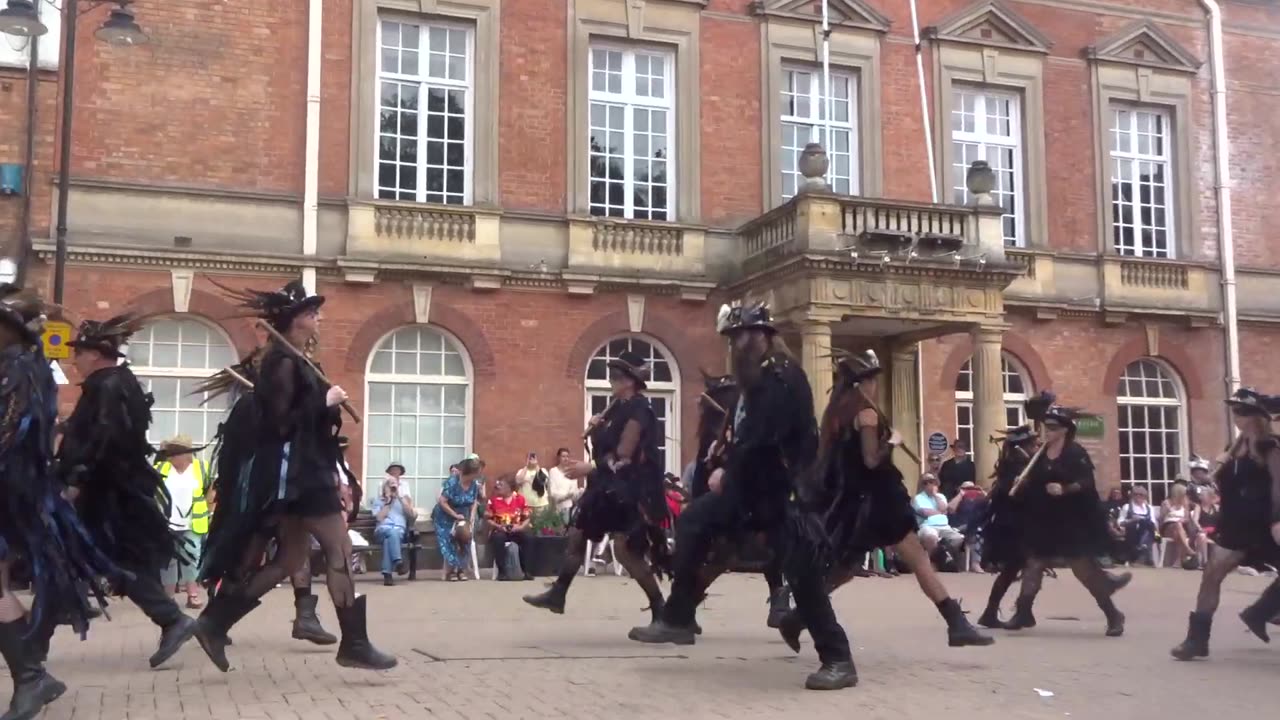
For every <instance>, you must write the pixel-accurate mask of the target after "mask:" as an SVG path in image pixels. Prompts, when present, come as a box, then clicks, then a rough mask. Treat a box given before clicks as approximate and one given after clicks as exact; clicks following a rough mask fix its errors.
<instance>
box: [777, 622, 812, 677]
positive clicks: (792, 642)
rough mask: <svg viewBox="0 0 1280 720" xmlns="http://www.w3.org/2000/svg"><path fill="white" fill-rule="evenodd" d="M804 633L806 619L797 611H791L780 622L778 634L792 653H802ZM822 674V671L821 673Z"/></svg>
mask: <svg viewBox="0 0 1280 720" xmlns="http://www.w3.org/2000/svg"><path fill="white" fill-rule="evenodd" d="M802 633H804V619H803V618H801V617H800V613H799V611H797V610H794V609H792V610H789V611H787V614H786V615H783V616H782V619H781V620H780V621H779V622H778V634H779V635H781V636H782V641H783V642H785V643H786V644H787V647H789V648H791V652H794V653H798V652H800V635H801V634H802ZM819 672H821V671H819Z"/></svg>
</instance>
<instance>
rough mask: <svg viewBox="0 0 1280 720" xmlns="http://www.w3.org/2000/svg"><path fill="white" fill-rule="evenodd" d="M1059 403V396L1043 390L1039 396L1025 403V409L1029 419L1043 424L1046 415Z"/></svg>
mask: <svg viewBox="0 0 1280 720" xmlns="http://www.w3.org/2000/svg"><path fill="white" fill-rule="evenodd" d="M1057 401H1058V396H1057V395H1054V394H1053V393H1052V392H1050V391H1048V390H1041V391H1040V394H1039V395H1036V396H1035V397H1031V398H1027V401H1026V402H1024V403H1023V407H1024V408H1025V409H1026V411H1027V419H1028V420H1034V421H1036V422H1043V421H1044V415H1045V413H1046V412H1048V411H1049V408H1050V407H1052V406H1053V405H1054V403H1056V402H1057Z"/></svg>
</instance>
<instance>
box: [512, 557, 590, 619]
mask: <svg viewBox="0 0 1280 720" xmlns="http://www.w3.org/2000/svg"><path fill="white" fill-rule="evenodd" d="M577 573H578V569H577V568H576V567H575V568H573V569H572V570H565V571H564V572H561V573H560V577H558V578H556V581H555V582H553V583H551V587H549V588H547V591H546V592H543V593H538V594H537V595H525V596H524V601H525V602H527V603H529V604H530V605H532V606H534V607H536V608H542V609H543V610H550V611H551V612H553V613H555V614H557V615H563V614H564V600H565V596H567V595H568V594H569V583H572V582H573V577H574V575H576V574H577Z"/></svg>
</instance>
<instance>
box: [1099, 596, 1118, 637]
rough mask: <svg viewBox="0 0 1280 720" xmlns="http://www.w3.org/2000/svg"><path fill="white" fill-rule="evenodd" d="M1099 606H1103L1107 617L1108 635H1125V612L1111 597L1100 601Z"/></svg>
mask: <svg viewBox="0 0 1280 720" xmlns="http://www.w3.org/2000/svg"><path fill="white" fill-rule="evenodd" d="M1098 607H1100V608H1102V614H1103V615H1105V616H1106V618H1107V637H1120V636H1121V635H1124V613H1122V612H1120V609H1119V608H1117V607H1116V604H1115V603H1113V602H1111V599H1110V598H1107V599H1106V600H1103V601H1099V602H1098Z"/></svg>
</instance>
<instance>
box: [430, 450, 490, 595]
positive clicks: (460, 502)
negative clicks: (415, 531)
mask: <svg viewBox="0 0 1280 720" xmlns="http://www.w3.org/2000/svg"><path fill="white" fill-rule="evenodd" d="M479 478H480V458H478V457H475V456H471V457H468V458H467V459H466V460H463V461H462V462H461V463H459V464H458V471H457V472H456V473H454V474H451V475H449V479H448V480H445V481H444V487H443V488H441V489H440V497H439V498H438V499H437V500H436V507H435V509H434V510H433V511H432V512H431V524H432V526H434V527H435V531H436V542H437V544H438V545H439V546H440V554H441V555H442V556H443V557H444V563H445V579H447V580H466V579H467V576H466V573H465V572H464V569H465V568H466V566H467V556H468V554H469V548H470V545H471V533H472V531H473V530H474V528H475V520H476V502H477V501H478V500H480V499H482V498H483V496H484V489H483V487H482V485H481V483H480V481H479Z"/></svg>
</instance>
